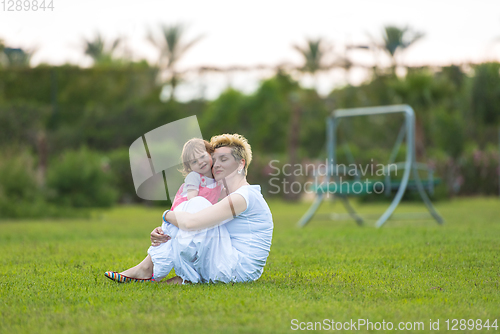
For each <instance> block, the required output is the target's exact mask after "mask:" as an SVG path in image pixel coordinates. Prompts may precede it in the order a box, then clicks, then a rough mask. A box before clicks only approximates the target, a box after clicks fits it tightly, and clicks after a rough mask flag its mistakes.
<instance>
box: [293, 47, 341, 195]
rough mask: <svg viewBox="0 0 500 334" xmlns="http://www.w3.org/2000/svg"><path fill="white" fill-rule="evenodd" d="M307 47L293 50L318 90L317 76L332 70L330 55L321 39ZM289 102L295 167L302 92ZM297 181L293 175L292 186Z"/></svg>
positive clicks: (301, 69) (300, 68)
mask: <svg viewBox="0 0 500 334" xmlns="http://www.w3.org/2000/svg"><path fill="white" fill-rule="evenodd" d="M306 43H307V44H306V46H304V47H303V46H299V45H293V48H294V49H295V50H297V51H298V52H299V53H300V54H301V55H302V56H303V60H304V64H303V65H302V66H301V67H299V68H298V70H299V71H300V72H302V73H308V74H310V75H311V76H312V77H313V79H314V87H315V89H316V90H317V88H318V87H317V86H318V85H317V74H318V73H319V72H321V71H324V70H327V69H330V68H331V66H330V65H326V64H325V56H326V55H327V53H328V48H327V47H326V46H325V43H324V41H323V40H322V39H321V38H318V39H307V41H306ZM289 100H290V104H291V109H292V111H291V115H290V127H289V134H288V145H287V149H288V160H289V163H290V164H291V165H292V166H295V164H296V162H297V152H298V148H299V144H300V141H299V139H300V128H301V126H300V125H301V123H300V118H301V114H302V107H301V105H300V100H301V96H300V91H292V92H291V93H290V94H289ZM294 181H295V175H294V173H292V174H291V175H290V176H289V182H290V184H293V182H294ZM285 195H286V198H287V199H290V200H296V199H298V195H299V194H295V193H293V192H289V193H288V194H285Z"/></svg>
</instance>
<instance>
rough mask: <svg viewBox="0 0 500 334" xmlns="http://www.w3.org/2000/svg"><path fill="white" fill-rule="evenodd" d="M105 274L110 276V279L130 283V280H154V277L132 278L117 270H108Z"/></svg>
mask: <svg viewBox="0 0 500 334" xmlns="http://www.w3.org/2000/svg"><path fill="white" fill-rule="evenodd" d="M104 276H106V277H107V278H109V279H110V280H113V281H116V282H118V283H130V282H141V283H142V282H152V281H153V278H132V277H128V276H125V275H122V274H119V273H117V272H116V271H106V272H105V273H104Z"/></svg>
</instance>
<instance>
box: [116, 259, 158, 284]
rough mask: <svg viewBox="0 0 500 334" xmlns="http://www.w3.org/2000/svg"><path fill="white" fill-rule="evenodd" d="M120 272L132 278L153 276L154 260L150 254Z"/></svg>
mask: <svg viewBox="0 0 500 334" xmlns="http://www.w3.org/2000/svg"><path fill="white" fill-rule="evenodd" d="M120 274H122V275H125V276H127V277H132V278H144V279H147V278H151V277H152V276H153V261H151V257H150V256H149V255H148V256H146V258H145V259H144V260H142V262H141V263H139V264H138V265H136V266H135V267H132V268H130V269H127V270H125V271H122V272H121V273H120Z"/></svg>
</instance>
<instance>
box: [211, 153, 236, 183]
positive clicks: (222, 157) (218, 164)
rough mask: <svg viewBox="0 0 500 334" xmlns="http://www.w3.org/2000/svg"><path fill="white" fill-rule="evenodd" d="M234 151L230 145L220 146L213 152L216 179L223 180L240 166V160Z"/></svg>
mask: <svg viewBox="0 0 500 334" xmlns="http://www.w3.org/2000/svg"><path fill="white" fill-rule="evenodd" d="M231 153H232V149H231V148H230V147H227V146H226V147H219V148H218V149H216V150H215V152H214V153H213V161H214V168H213V172H214V179H215V180H216V181H219V180H222V179H223V178H225V177H227V176H228V175H230V174H231V173H233V172H236V170H237V169H238V167H239V165H240V164H239V163H238V161H236V159H234V157H233V155H232V154H231Z"/></svg>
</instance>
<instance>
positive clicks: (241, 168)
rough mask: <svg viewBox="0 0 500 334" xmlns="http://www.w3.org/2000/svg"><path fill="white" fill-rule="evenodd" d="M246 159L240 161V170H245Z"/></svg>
mask: <svg viewBox="0 0 500 334" xmlns="http://www.w3.org/2000/svg"><path fill="white" fill-rule="evenodd" d="M245 163H246V161H245V159H241V160H240V164H239V165H238V170H244V169H245Z"/></svg>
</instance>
